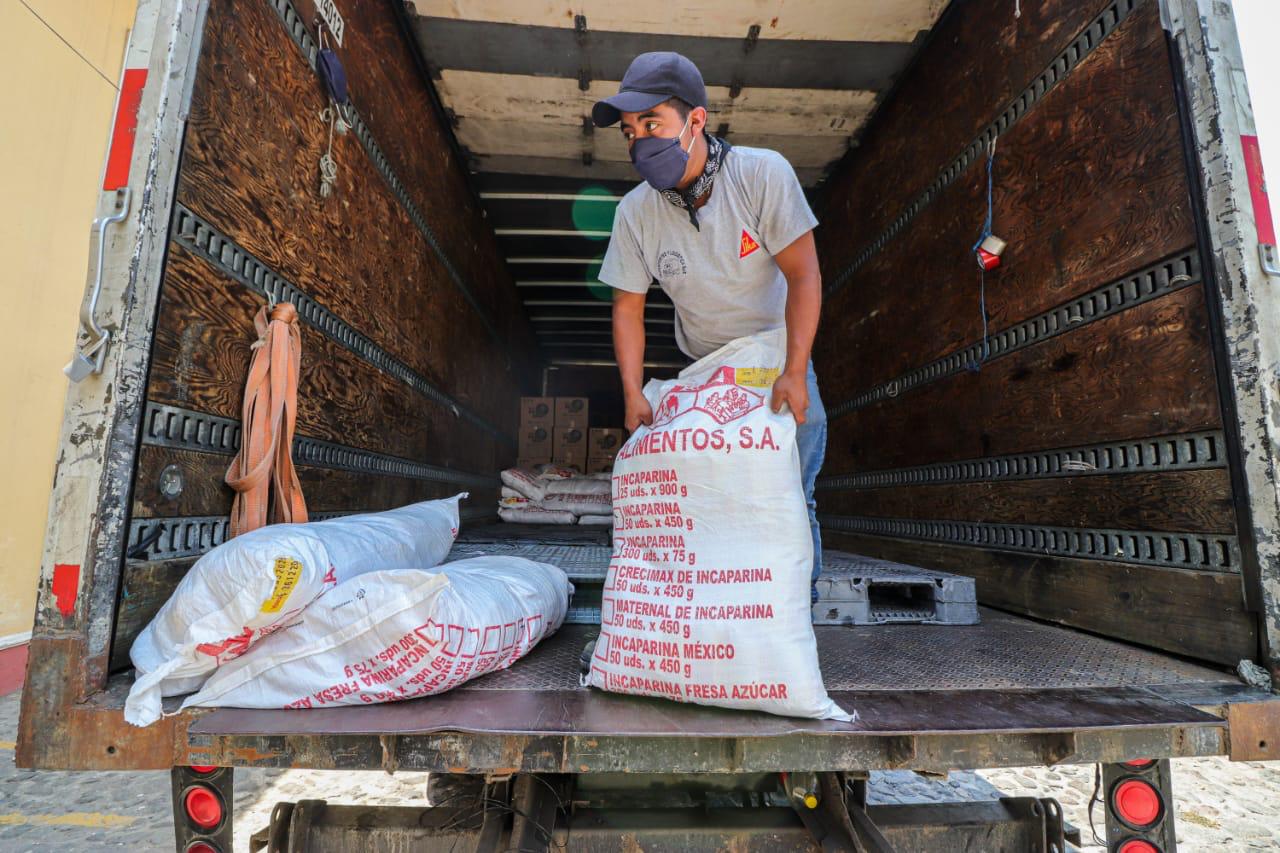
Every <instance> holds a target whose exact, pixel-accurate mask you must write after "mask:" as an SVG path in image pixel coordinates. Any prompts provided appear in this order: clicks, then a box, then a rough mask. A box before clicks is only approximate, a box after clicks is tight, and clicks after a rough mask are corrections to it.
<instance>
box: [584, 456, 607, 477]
mask: <svg viewBox="0 0 1280 853" xmlns="http://www.w3.org/2000/svg"><path fill="white" fill-rule="evenodd" d="M612 471H613V460H612V459H588V460H587V470H586V471H585V472H584V473H587V474H601V473H608V472H612Z"/></svg>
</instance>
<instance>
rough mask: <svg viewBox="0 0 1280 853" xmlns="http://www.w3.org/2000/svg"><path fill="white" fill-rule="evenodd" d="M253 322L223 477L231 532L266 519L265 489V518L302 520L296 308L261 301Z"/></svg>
mask: <svg viewBox="0 0 1280 853" xmlns="http://www.w3.org/2000/svg"><path fill="white" fill-rule="evenodd" d="M268 310H269V311H270V315H269V316H270V319H269V320H268ZM253 325H254V327H255V328H257V330H258V340H257V341H256V342H255V343H254V344H253V347H252V349H253V361H252V362H251V363H250V364H249V378H248V379H247V380H245V387H244V409H243V411H242V413H241V418H242V421H243V424H244V427H243V429H242V430H241V436H240V452H239V453H237V454H236V458H235V459H234V460H233V461H232V462H231V467H230V468H228V469H227V477H226V481H227V485H228V486H230V487H231V488H232V489H234V490H235V492H236V497H235V502H234V503H233V504H232V505H231V535H232V536H237V535H239V534H241V533H247V532H249V531H250V530H255V529H257V528H259V527H262V526H263V525H265V524H267V498H268V492H271V497H272V509H273V511H272V513H271V516H272V518H271V523H274V524H278V523H282V522H283V523H288V522H303V521H306V520H307V504H306V501H305V500H303V497H302V486H301V484H300V483H299V482H298V472H297V471H296V470H295V469H294V467H293V456H292V453H291V449H292V447H293V430H294V424H295V422H296V421H297V417H298V368H299V365H300V364H301V363H302V332H301V329H300V328H299V326H298V309H297V308H295V307H294V306H293V304H292V303H289V302H281V303H279V304H277V305H275V306H274V307H271V308H270V309H268V308H267V307H265V306H264V307H263V308H262V309H261V310H260V311H258V314H257V316H256V317H254V318H253ZM271 486H274V487H275V488H274V489H271Z"/></svg>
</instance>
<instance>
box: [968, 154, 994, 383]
mask: <svg viewBox="0 0 1280 853" xmlns="http://www.w3.org/2000/svg"><path fill="white" fill-rule="evenodd" d="M995 160H996V155H995V151H992V150H988V152H987V218H986V219H985V220H984V221H983V223H982V233H981V234H980V235H978V239H977V241H976V242H975V243H974V244H973V248H972V249H970V250H969V251H970V252H972V253H973V257H974V258H975V259H977V258H978V249H979V247H981V246H982V241H984V240H986V239H987V238H988V237H990V236H991V233H992V232H991V219H992V211H993V209H994V204H993V203H992V194H991V185H992V173H993V172H994V171H995ZM978 310H979V312H981V315H982V355H981V357H979V358H978V359H977V360H976V361H972V362H970V363H969V369H970V370H972V371H973V372H974V373H977V372H978V371H980V370H982V365H983V363H984V362H986V360H987V357H988V356H989V355H990V354H991V345H990V342H989V340H988V336H987V271H986V270H985V269H983V268H982V265H981V263H979V265H978Z"/></svg>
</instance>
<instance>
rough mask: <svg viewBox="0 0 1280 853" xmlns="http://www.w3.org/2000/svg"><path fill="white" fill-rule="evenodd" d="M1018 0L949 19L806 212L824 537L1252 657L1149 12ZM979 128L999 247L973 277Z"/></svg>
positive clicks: (968, 6) (1146, 5)
mask: <svg viewBox="0 0 1280 853" xmlns="http://www.w3.org/2000/svg"><path fill="white" fill-rule="evenodd" d="M1012 9H1013V4H997V3H989V2H984V0H969V1H968V2H964V0H961V2H958V3H957V4H956V5H955V6H954V7H953V9H952V10H951V13H950V14H948V16H947V17H946V18H945V19H944V20H943V21H942V22H941V23H940V24H939V26H938V28H937V29H936V30H935V32H934V33H933V34H932V35H931V36H930V41H929V42H928V44H927V45H926V46H925V48H924V50H923V51H922V53H921V56H920V57H919V59H918V61H917V63H916V64H915V66H914V67H913V68H912V69H910V70H909V71H908V72H907V73H906V75H905V76H904V78H903V79H902V80H901V81H900V83H899V87H898V89H897V91H896V92H895V93H894V95H892V96H891V97H890V99H889V100H888V101H887V102H886V104H885V105H884V107H883V109H882V111H881V113H880V114H879V115H878V117H877V118H876V119H875V120H874V121H873V123H872V125H871V127H870V128H869V129H868V132H867V133H866V135H865V136H864V138H863V139H862V140H861V145H860V147H859V148H858V149H857V150H856V156H854V157H851V158H849V161H848V165H847V167H846V168H844V169H843V170H842V171H840V172H838V173H837V174H836V175H834V176H833V178H832V180H831V181H830V182H829V184H828V188H827V191H826V194H825V204H823V205H822V207H821V208H820V210H819V215H820V217H821V219H822V224H821V226H820V227H819V234H818V237H819V249H820V254H821V258H822V262H823V275H824V283H825V286H826V288H827V293H826V305H825V309H824V315H823V316H824V321H823V327H822V330H821V332H820V334H819V341H818V344H817V347H816V351H815V362H816V365H817V370H818V375H819V378H820V380H821V388H822V392H823V398H824V400H825V402H826V406H827V409H828V412H829V418H830V441H829V445H828V450H827V459H826V467H825V469H824V476H823V478H822V480H821V481H820V491H819V493H818V501H819V511H820V513H822V516H823V524H824V528H825V531H826V536H827V539H828V543H829V545H838V546H841V547H846V548H851V549H856V550H859V551H862V552H864V553H868V554H874V555H877V556H882V557H887V558H891V559H898V560H902V561H905V562H915V563H920V564H922V565H932V566H936V567H939V568H943V569H948V570H952V571H957V572H961V573H964V574H969V575H973V576H976V577H977V579H978V591H979V597H980V599H981V600H982V601H984V602H986V603H988V604H991V605H994V606H997V607H1002V608H1007V609H1009V610H1013V611H1017V612H1021V613H1027V614H1030V615H1033V616H1037V617H1041V618H1045V619H1051V620H1054V621H1058V622H1062V623H1066V624H1069V625H1074V626H1078V627H1081V628H1085V629H1088V630H1092V631H1097V632H1099V633H1103V634H1108V635H1111V636H1116V637H1120V638H1122V639H1126V640H1131V641H1136V642H1139V643H1143V644H1146V645H1149V646H1155V647H1158V648H1163V649H1168V650H1170V651H1174V652H1179V653H1183V654H1187V655H1191V656H1194V657H1199V658H1204V659H1208V660H1213V661H1218V662H1221V663H1225V664H1234V663H1235V662H1236V661H1238V660H1239V659H1241V658H1252V657H1253V656H1254V655H1255V651H1256V644H1257V638H1256V624H1255V619H1254V616H1253V615H1252V614H1251V613H1250V612H1249V611H1248V608H1247V607H1246V603H1245V594H1244V588H1245V585H1244V582H1243V580H1244V576H1243V574H1242V572H1247V571H1248V565H1247V563H1248V561H1247V549H1242V544H1241V542H1240V540H1239V538H1238V536H1237V519H1236V508H1235V505H1234V502H1233V495H1232V478H1231V474H1230V473H1229V466H1228V451H1229V448H1228V446H1227V441H1228V438H1227V436H1226V435H1225V434H1224V426H1223V425H1224V418H1223V406H1222V403H1221V393H1220V387H1219V383H1218V379H1217V375H1216V372H1215V371H1216V365H1215V349H1214V342H1213V339H1212V334H1211V331H1210V330H1211V326H1212V322H1213V321H1212V320H1211V313H1210V305H1211V302H1210V300H1211V299H1212V295H1211V292H1210V291H1209V290H1208V286H1207V284H1206V280H1205V277H1204V275H1203V274H1202V268H1203V264H1202V261H1201V258H1200V255H1199V249H1198V246H1197V235H1196V226H1195V219H1194V216H1193V209H1192V199H1191V197H1190V187H1191V183H1190V182H1189V179H1188V164H1187V160H1186V158H1185V155H1184V149H1183V142H1182V138H1181V126H1180V120H1179V105H1178V100H1177V93H1176V92H1175V85H1174V73H1173V68H1172V65H1171V58H1170V53H1169V50H1168V47H1167V45H1166V37H1165V33H1164V31H1163V29H1162V28H1161V25H1160V18H1159V9H1158V5H1157V3H1156V2H1155V0H1145V2H1144V0H1109V2H1102V0H1090V2H1075V0H1070V1H1068V0H1046V2H1042V3H1030V4H1027V3H1024V4H1022V10H1021V17H1020V18H1019V17H1015V16H1014V14H1013V11H1012ZM1024 87H1025V88H1024ZM1011 104H1012V106H1010V105H1011ZM995 136H998V139H997V141H996V143H995V146H994V159H993V161H992V170H991V175H992V213H993V231H994V233H995V234H997V235H998V236H1000V237H1002V238H1004V239H1005V240H1007V241H1008V244H1009V245H1008V248H1007V250H1006V251H1005V253H1004V255H1003V258H1002V265H1001V266H1000V267H999V268H997V269H995V270H993V271H991V272H988V273H986V274H985V277H984V276H983V275H982V274H981V273H980V271H979V268H978V265H977V263H976V261H975V259H974V256H973V253H972V246H973V245H974V242H975V240H976V239H977V238H978V237H979V235H980V233H981V232H982V227H983V222H984V218H985V216H986V211H987V159H988V158H987V155H988V152H989V151H990V146H989V144H988V143H989V141H990V140H991V139H992V138H993V137H995ZM984 298H985V306H986V312H987V334H986V337H985V343H984V334H983V318H982V313H981V307H980V306H981V304H982V302H983V299H984ZM1024 651H1025V653H1026V654H1032V655H1033V654H1035V653H1036V651H1035V650H1034V649H1026V650H1024Z"/></svg>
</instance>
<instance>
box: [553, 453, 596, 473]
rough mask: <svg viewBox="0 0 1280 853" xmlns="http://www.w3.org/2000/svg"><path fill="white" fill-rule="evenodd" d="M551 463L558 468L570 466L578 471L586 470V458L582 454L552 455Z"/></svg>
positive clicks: (583, 471)
mask: <svg viewBox="0 0 1280 853" xmlns="http://www.w3.org/2000/svg"><path fill="white" fill-rule="evenodd" d="M551 464H552V465H556V466H558V467H560V468H572V469H573V470H575V471H577V472H579V473H585V472H586V470H587V460H586V457H583V456H572V455H570V456H553V457H552V458H551Z"/></svg>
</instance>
